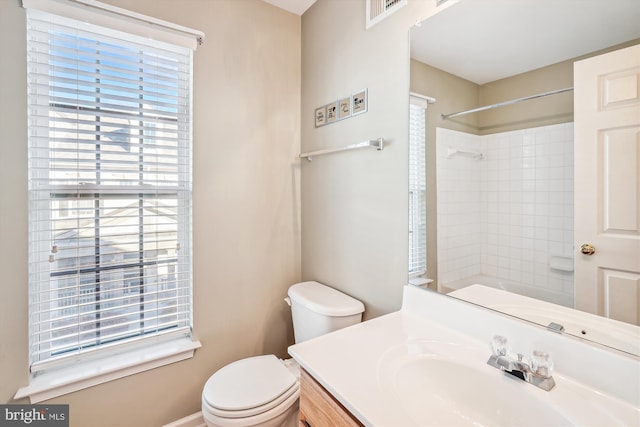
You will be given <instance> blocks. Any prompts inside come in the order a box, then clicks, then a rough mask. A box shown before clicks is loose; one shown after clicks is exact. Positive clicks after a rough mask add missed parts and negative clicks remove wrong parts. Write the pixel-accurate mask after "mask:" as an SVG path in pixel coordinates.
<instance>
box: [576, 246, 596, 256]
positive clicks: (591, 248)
mask: <svg viewBox="0 0 640 427" xmlns="http://www.w3.org/2000/svg"><path fill="white" fill-rule="evenodd" d="M580 252H582V253H583V254H585V255H593V254H594V253H596V248H595V246H593V245H591V244H589V243H585V244H584V245H582V246H580Z"/></svg>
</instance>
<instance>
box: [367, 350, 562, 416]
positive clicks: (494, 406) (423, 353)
mask: <svg viewBox="0 0 640 427" xmlns="http://www.w3.org/2000/svg"><path fill="white" fill-rule="evenodd" d="M487 357H488V356H487V355H486V354H478V353H477V350H475V348H465V347H464V346H460V345H456V344H452V343H444V342H430V341H417V342H409V343H407V344H406V345H401V346H398V347H396V348H393V349H391V350H390V351H389V352H387V353H386V354H385V356H384V357H383V360H381V361H380V364H379V365H378V368H379V370H378V373H379V382H380V385H381V386H384V387H390V391H391V392H392V395H393V396H394V398H395V400H396V402H395V404H397V405H399V406H400V407H401V408H402V410H403V411H405V412H406V414H407V415H408V416H409V417H410V418H411V419H412V420H413V421H414V422H415V423H416V424H417V425H434V426H476V427H477V426H536V427H537V426H543V425H544V426H561V425H571V424H572V423H571V422H570V421H569V420H568V419H566V418H565V417H564V416H563V415H562V414H561V413H560V412H558V411H556V410H555V409H554V408H553V407H552V406H551V405H549V404H548V403H547V402H545V401H544V398H545V397H546V393H547V392H545V391H543V390H538V389H536V388H535V387H533V386H532V385H530V384H527V383H525V382H524V381H521V380H519V379H517V378H514V377H511V376H509V375H507V374H505V373H504V372H500V371H499V370H497V369H495V368H493V367H491V366H488V365H486V364H485V363H484V362H486V359H487ZM538 396H540V398H539V397H538Z"/></svg>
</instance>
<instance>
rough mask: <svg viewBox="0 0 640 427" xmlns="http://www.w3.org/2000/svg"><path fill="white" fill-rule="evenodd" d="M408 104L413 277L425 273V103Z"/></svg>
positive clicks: (410, 247)
mask: <svg viewBox="0 0 640 427" xmlns="http://www.w3.org/2000/svg"><path fill="white" fill-rule="evenodd" d="M409 104H410V105H409V275H410V276H412V277H415V276H420V275H423V274H425V273H426V271H427V199H426V195H427V180H426V164H425V161H426V160H425V159H426V157H425V145H426V136H425V126H426V109H427V102H426V100H424V99H421V98H418V97H414V96H411V97H410V103H409Z"/></svg>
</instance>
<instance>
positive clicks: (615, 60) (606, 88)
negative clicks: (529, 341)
mask: <svg viewBox="0 0 640 427" xmlns="http://www.w3.org/2000/svg"><path fill="white" fill-rule="evenodd" d="M574 85H575V91H574V110H575V151H574V153H575V154H574V160H575V189H574V190H575V191H574V194H575V200H574V202H575V227H576V230H575V238H576V245H575V248H576V252H577V253H576V258H575V301H576V308H578V309H580V310H584V311H588V312H591V313H595V314H599V315H602V316H606V317H609V318H612V319H616V320H621V321H625V322H629V323H634V324H640V315H639V313H640V45H636V46H632V47H630V48H626V49H621V50H618V51H614V52H611V53H607V54H605V55H601V56H597V57H593V58H589V59H586V60H583V61H579V62H576V63H575V66H574ZM585 243H588V244H591V245H593V246H594V247H595V252H594V253H593V254H592V255H588V254H584V253H582V252H581V249H580V248H581V245H583V244H585ZM585 252H588V251H586V250H585Z"/></svg>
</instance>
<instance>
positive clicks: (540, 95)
mask: <svg viewBox="0 0 640 427" xmlns="http://www.w3.org/2000/svg"><path fill="white" fill-rule="evenodd" d="M572 90H573V88H572V87H566V88H564V89H557V90H552V91H550V92H545V93H539V94H536V95H529V96H525V97H522V98H518V99H512V100H511V101H504V102H499V103H497V104H492V105H486V106H484V107H478V108H474V109H472V110H466V111H459V112H457V113H451V114H442V118H443V119H450V118H451V117H457V116H463V115H465V114H471V113H477V112H479V111H484V110H490V109H492V108H498V107H505V106H507V105H513V104H517V103H518V102H522V101H529V100H530V99H536V98H543V97H545V96H550V95H556V94H558V93H563V92H569V91H572Z"/></svg>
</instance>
